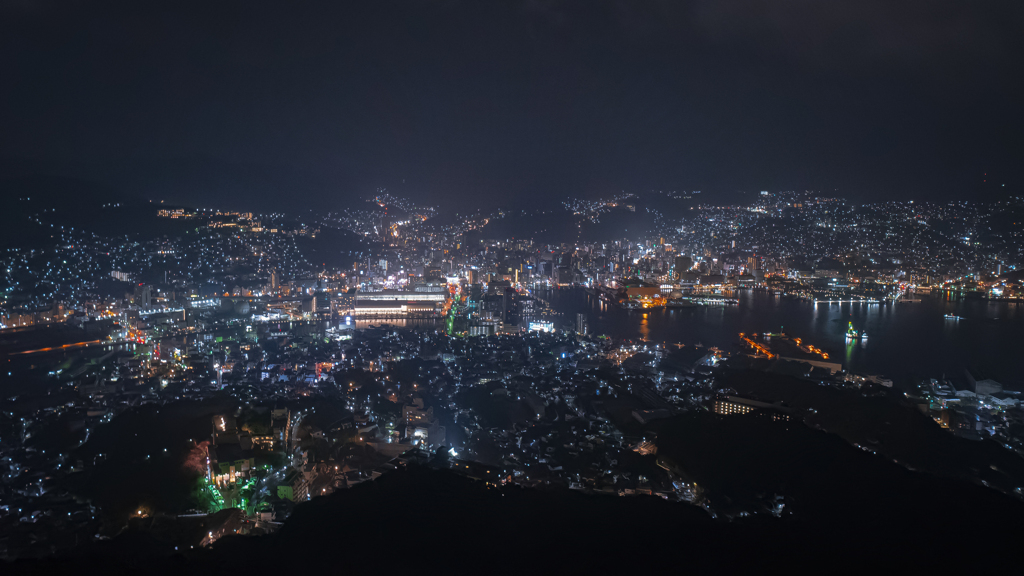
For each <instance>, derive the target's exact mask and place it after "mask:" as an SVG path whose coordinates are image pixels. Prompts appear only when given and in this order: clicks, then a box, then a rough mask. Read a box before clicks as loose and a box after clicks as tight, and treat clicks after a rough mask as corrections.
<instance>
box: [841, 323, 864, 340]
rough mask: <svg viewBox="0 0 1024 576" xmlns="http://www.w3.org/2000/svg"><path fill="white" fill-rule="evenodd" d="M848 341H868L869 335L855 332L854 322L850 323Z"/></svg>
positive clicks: (847, 331) (847, 334)
mask: <svg viewBox="0 0 1024 576" xmlns="http://www.w3.org/2000/svg"><path fill="white" fill-rule="evenodd" d="M846 339H847V340H867V339H868V333H867V332H858V331H856V330H854V329H853V322H850V327H849V328H847V329H846Z"/></svg>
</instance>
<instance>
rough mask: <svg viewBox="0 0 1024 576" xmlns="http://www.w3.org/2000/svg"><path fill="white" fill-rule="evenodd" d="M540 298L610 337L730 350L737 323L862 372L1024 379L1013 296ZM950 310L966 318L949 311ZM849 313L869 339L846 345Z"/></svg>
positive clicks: (1023, 308) (569, 294)
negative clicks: (693, 301)
mask: <svg viewBox="0 0 1024 576" xmlns="http://www.w3.org/2000/svg"><path fill="white" fill-rule="evenodd" d="M546 297H547V298H548V299H549V300H550V301H551V303H552V305H553V306H554V307H555V309H556V310H558V311H559V312H562V313H565V314H575V313H576V312H587V313H588V316H589V324H590V329H591V332H593V333H594V334H607V335H608V336H611V337H613V338H647V339H650V340H651V341H654V342H671V343H675V342H680V343H683V344H697V343H703V344H704V345H705V346H718V347H721V348H723V349H725V350H734V349H735V346H734V345H735V342H736V340H737V335H738V333H740V332H747V333H753V332H757V333H763V332H778V331H780V330H783V331H785V332H786V333H788V334H791V335H793V336H799V337H801V338H804V339H805V340H806V341H808V342H809V343H812V344H814V345H816V346H819V347H821V348H822V349H824V350H825V351H826V352H828V353H829V354H832V355H834V357H837V358H843V359H844V367H846V368H848V369H852V370H853V371H855V372H859V373H865V374H887V375H891V376H899V375H901V374H902V375H906V376H911V375H913V377H915V378H917V377H939V376H942V375H943V374H946V375H947V376H949V375H953V376H957V377H959V376H961V375H962V374H963V371H964V369H965V368H968V367H969V368H970V369H971V370H972V371H973V372H975V373H976V374H983V375H985V377H990V378H994V379H996V380H999V381H1000V382H1002V383H1003V384H1004V385H1010V386H1014V387H1020V385H1021V384H1022V383H1024V382H1022V379H1024V378H1022V377H1024V355H1022V354H1018V353H1017V350H1016V348H1017V347H1018V345H1019V343H1020V342H1024V304H1019V303H1012V302H989V301H984V300H950V299H946V298H942V297H928V296H925V297H923V298H922V301H921V302H906V303H898V304H895V305H890V304H866V303H865V304H860V303H843V304H817V305H816V304H813V303H810V302H805V301H800V300H795V299H790V298H778V297H775V296H774V295H771V294H768V293H766V292H760V291H749V290H743V291H739V292H738V293H737V294H736V297H737V298H738V299H739V304H736V305H731V306H701V307H697V308H682V309H663V310H646V311H643V312H636V311H628V310H623V309H621V308H619V307H617V306H609V305H607V304H605V303H604V302H602V301H600V300H599V299H598V298H596V297H594V296H591V295H588V294H587V293H586V292H584V291H583V290H578V289H560V290H552V291H550V292H548V293H547V296H546ZM947 313H952V314H956V315H958V316H962V317H964V319H963V320H959V321H950V320H946V319H945V318H944V315H945V314H947ZM644 315H646V317H644ZM849 322H853V326H854V328H855V329H857V330H863V331H866V332H867V334H868V338H867V340H865V341H862V342H855V343H852V345H851V346H847V343H846V329H847V324H848V323H849Z"/></svg>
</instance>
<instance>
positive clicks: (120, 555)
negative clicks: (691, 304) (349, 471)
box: [10, 414, 1024, 574]
mask: <svg viewBox="0 0 1024 576" xmlns="http://www.w3.org/2000/svg"><path fill="white" fill-rule="evenodd" d="M658 445H659V457H661V458H668V459H670V460H671V462H672V463H673V464H674V465H676V466H679V467H681V468H683V469H685V470H686V471H687V472H688V474H690V475H691V476H692V477H693V478H694V479H695V480H696V481H697V482H698V484H700V485H701V487H702V488H704V489H705V490H706V491H707V493H708V497H709V499H711V501H712V502H716V500H717V501H721V494H720V493H728V494H730V497H731V499H732V503H733V505H734V506H736V507H742V506H746V505H748V504H749V503H750V502H752V501H753V502H756V501H758V498H761V497H763V496H767V495H773V494H774V493H775V492H776V491H778V492H780V493H782V494H785V495H786V497H787V504H788V505H787V510H790V509H791V510H792V513H791V514H783V515H782V516H781V517H774V516H772V515H770V514H757V515H754V516H750V517H746V518H739V519H737V520H734V521H725V520H723V519H722V517H721V516H720V517H719V518H718V519H715V518H712V517H711V515H710V514H708V513H707V512H705V511H704V510H703V509H701V508H699V507H697V506H693V505H689V504H683V503H673V502H668V501H664V500H661V499H657V498H653V497H632V498H619V497H613V496H595V495H587V494H582V493H579V492H571V491H566V490H527V489H520V488H504V489H498V488H493V487H488V486H486V485H485V484H482V483H479V482H476V481H473V480H470V479H467V478H464V477H461V476H458V475H456V474H455V473H453V472H451V471H448V470H433V469H428V468H421V467H413V468H410V469H406V470H400V471H397V472H393V473H390V474H386V475H384V476H382V477H381V478H378V479H377V480H375V481H373V482H368V483H365V484H361V485H359V486H357V487H355V488H353V489H351V490H343V491H340V492H338V493H335V494H333V495H331V496H328V497H323V498H317V499H315V500H313V501H311V502H308V503H305V504H302V505H300V506H298V507H297V508H296V510H295V512H294V514H293V515H292V517H291V518H290V519H289V520H288V521H287V522H286V523H285V525H284V527H283V528H282V529H281V530H280V532H278V533H277V534H275V535H272V536H261V537H241V536H237V537H236V536H231V537H226V538H223V539H221V540H220V541H218V542H217V543H216V544H215V545H214V546H213V547H211V548H210V549H208V550H197V551H190V552H189V553H188V554H187V555H182V554H181V553H180V552H171V551H169V550H168V549H167V548H166V547H164V548H160V545H159V543H158V541H156V540H155V539H152V537H151V536H149V535H147V534H139V533H128V534H124V535H122V536H120V537H119V538H117V539H115V540H113V541H110V542H105V543H102V545H101V546H100V545H94V546H91V547H88V548H85V549H82V550H81V551H79V552H78V553H77V554H75V555H74V556H70V557H64V558H57V559H51V560H45V561H37V562H20V563H17V564H15V565H13V566H11V567H10V568H11V572H18V571H20V572H32V573H47V574H64V573H72V572H74V573H80V572H81V571H83V570H85V571H87V572H92V571H95V570H103V571H104V572H105V573H108V574H109V573H120V572H132V571H134V572H137V573H146V574H154V573H175V574H207V573H209V574H214V573H223V572H224V571H233V572H238V573H247V572H256V571H258V572H259V573H270V574H272V573H287V572H290V571H295V570H302V571H320V570H329V571H331V572H332V573H334V572H341V571H344V572H347V573H349V572H350V573H364V572H370V573H377V572H380V571H387V572H396V571H405V570H409V571H417V572H422V573H428V574H430V573H445V574H535V573H559V574H582V573H588V574H622V573H629V572H635V571H637V570H643V571H645V572H649V571H666V570H672V571H674V572H678V571H683V570H686V571H700V570H714V571H716V572H718V573H721V572H723V571H724V572H732V573H734V572H743V573H749V572H755V571H756V572H763V571H766V570H773V571H774V570H783V571H786V572H790V573H810V572H814V573H821V572H837V571H841V572H846V571H853V570H885V571H886V572H887V573H893V572H895V571H910V570H912V571H914V573H923V572H925V571H928V570H934V571H940V572H942V573H948V572H949V571H950V570H964V569H970V568H972V567H976V566H980V565H984V566H985V567H986V568H988V569H991V568H993V567H996V566H1003V565H1008V564H1009V562H1010V561H1014V558H1013V556H1014V554H1015V552H1014V551H1015V547H1014V543H1015V542H1017V541H1019V538H1020V536H1021V535H1022V534H1024V515H1022V511H1024V505H1022V504H1020V503H1019V502H1017V501H1016V500H1014V499H1012V498H1010V497H1007V496H1004V495H1002V494H999V493H998V492H995V491H993V490H987V489H985V488H982V487H979V486H976V485H973V484H970V483H967V482H963V481H959V480H953V479H948V478H942V477H937V476H932V475H927V474H922V473H916V472H911V471H909V470H906V469H904V468H902V467H900V466H898V465H896V464H893V463H892V462H890V461H888V460H886V459H884V458H882V457H880V456H876V455H872V454H869V453H867V452H863V451H860V450H857V449H856V448H853V447H850V446H849V445H848V444H846V443H845V442H844V441H843V440H842V439H840V438H838V437H836V436H833V435H830V434H827V433H824V432H820V431H816V430H812V429H808V428H806V427H805V426H803V425H802V424H799V423H796V422H790V423H779V422H773V421H771V420H770V419H759V418H757V417H732V418H729V419H724V418H719V417H717V416H714V415H710V414H702V415H690V416H683V417H680V418H677V419H673V420H671V421H668V422H666V423H665V425H664V426H663V427H662V428H661V430H660V432H659V439H658ZM747 509H750V508H747ZM147 538H150V539H147ZM141 549H145V550H148V551H151V552H150V553H146V554H140V553H138V550H141Z"/></svg>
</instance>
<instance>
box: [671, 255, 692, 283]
mask: <svg viewBox="0 0 1024 576" xmlns="http://www.w3.org/2000/svg"><path fill="white" fill-rule="evenodd" d="M690 268H693V258H690V257H689V256H676V259H675V273H676V278H679V277H680V276H681V275H682V274H683V273H684V272H686V271H687V270H689V269H690Z"/></svg>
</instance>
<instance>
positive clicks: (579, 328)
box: [576, 312, 589, 336]
mask: <svg viewBox="0 0 1024 576" xmlns="http://www.w3.org/2000/svg"><path fill="white" fill-rule="evenodd" d="M588 330H589V326H587V315H586V314H584V313H583V312H579V313H577V314H576V333H577V334H579V335H581V336H586V334H587V332H588Z"/></svg>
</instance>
